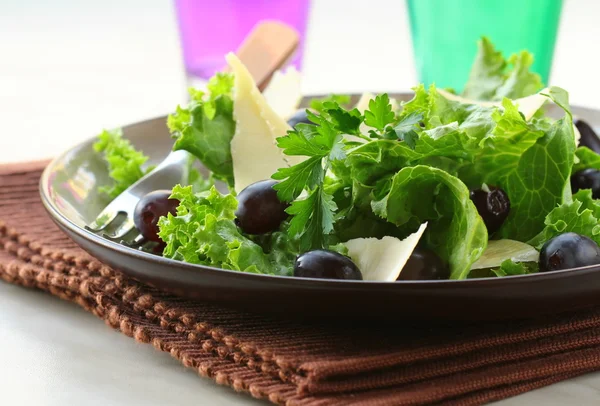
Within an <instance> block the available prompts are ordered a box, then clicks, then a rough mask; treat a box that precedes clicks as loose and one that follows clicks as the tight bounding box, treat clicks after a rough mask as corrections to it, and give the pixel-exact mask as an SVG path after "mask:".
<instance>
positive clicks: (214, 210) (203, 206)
mask: <svg viewBox="0 0 600 406" xmlns="http://www.w3.org/2000/svg"><path fill="white" fill-rule="evenodd" d="M171 198H173V199H178V200H179V201H180V204H179V206H178V207H177V214H176V215H172V214H168V215H167V217H162V218H161V219H160V220H159V223H158V226H159V230H160V231H159V233H158V235H159V237H160V238H161V239H162V240H163V241H164V242H165V243H166V247H165V249H164V251H163V256H164V257H166V258H172V259H177V260H180V261H185V262H189V263H192V264H201V265H208V266H214V267H218V268H222V269H231V270H236V271H242V272H251V273H262V274H278V275H279V274H283V275H287V274H290V273H291V270H292V266H293V262H291V261H289V260H283V259H282V258H280V257H277V256H276V255H277V254H274V255H269V254H267V253H265V251H264V250H263V248H262V247H261V246H260V245H258V244H257V243H255V242H254V241H252V240H251V239H250V238H248V237H246V236H244V235H243V234H242V233H241V232H240V230H239V229H238V227H237V226H236V225H235V223H234V221H233V220H234V218H235V215H234V212H235V209H236V208H237V200H236V199H235V197H233V196H232V195H230V194H228V195H222V194H221V193H219V192H218V191H217V189H216V188H215V187H214V186H213V187H212V188H211V189H210V190H209V191H206V192H203V193H198V194H194V193H193V191H192V187H191V186H186V187H183V186H180V185H177V186H175V188H174V189H173V193H172V195H171Z"/></svg>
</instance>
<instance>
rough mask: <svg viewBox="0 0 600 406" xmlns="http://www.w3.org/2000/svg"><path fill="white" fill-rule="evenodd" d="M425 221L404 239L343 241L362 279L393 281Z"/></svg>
mask: <svg viewBox="0 0 600 406" xmlns="http://www.w3.org/2000/svg"><path fill="white" fill-rule="evenodd" d="M426 228H427V223H423V224H421V227H419V229H418V230H417V231H416V232H414V233H413V234H411V235H409V236H408V237H406V238H405V239H404V240H399V239H398V238H395V237H383V238H382V239H377V238H355V239H353V240H350V241H347V242H346V243H345V245H346V247H347V248H348V255H349V256H350V258H352V260H353V261H354V263H355V264H356V265H357V266H358V268H359V269H360V271H361V273H362V275H363V280H365V281H380V282H393V281H395V280H396V279H398V276H399V275H400V272H401V271H402V268H403V267H404V265H405V264H406V261H408V259H409V258H410V255H411V254H412V252H413V251H414V249H415V247H416V246H417V244H418V242H419V240H420V239H421V237H422V236H423V233H424V232H425V229H426Z"/></svg>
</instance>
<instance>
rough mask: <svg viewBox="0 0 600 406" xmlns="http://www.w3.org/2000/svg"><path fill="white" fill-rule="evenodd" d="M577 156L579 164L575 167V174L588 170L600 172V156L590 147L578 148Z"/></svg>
mask: <svg viewBox="0 0 600 406" xmlns="http://www.w3.org/2000/svg"><path fill="white" fill-rule="evenodd" d="M575 156H576V157H577V162H576V163H575V164H574V165H573V173H575V172H578V171H581V170H583V169H588V168H593V169H598V170H600V155H598V154H597V153H595V152H594V151H592V150H591V149H589V148H588V147H579V148H577V150H576V151H575Z"/></svg>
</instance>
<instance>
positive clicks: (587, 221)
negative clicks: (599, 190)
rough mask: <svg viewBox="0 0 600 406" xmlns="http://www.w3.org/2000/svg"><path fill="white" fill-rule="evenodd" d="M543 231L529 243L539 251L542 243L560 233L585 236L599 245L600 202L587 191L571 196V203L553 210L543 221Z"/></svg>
mask: <svg viewBox="0 0 600 406" xmlns="http://www.w3.org/2000/svg"><path fill="white" fill-rule="evenodd" d="M544 224H545V227H544V229H543V230H542V231H541V232H540V233H539V234H538V235H536V236H535V237H534V238H532V239H531V240H530V241H529V243H530V244H531V245H533V246H535V247H536V248H538V249H540V248H542V246H543V245H544V243H545V242H546V241H548V240H550V239H551V238H554V237H556V236H557V235H559V234H562V233H569V232H573V233H577V234H581V235H585V236H586V237H589V238H591V239H592V240H594V241H596V243H598V244H600V201H598V200H594V199H593V198H592V191H591V190H589V189H585V190H580V191H578V192H577V193H575V194H574V195H573V201H572V202H567V203H563V204H561V205H560V206H558V207H556V208H554V209H553V210H552V211H551V212H550V213H548V215H547V216H546V219H545V220H544Z"/></svg>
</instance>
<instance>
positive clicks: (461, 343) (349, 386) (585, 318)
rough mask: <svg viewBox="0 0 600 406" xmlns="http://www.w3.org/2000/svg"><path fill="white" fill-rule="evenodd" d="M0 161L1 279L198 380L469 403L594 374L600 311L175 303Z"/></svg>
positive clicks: (33, 180) (367, 398)
mask: <svg viewBox="0 0 600 406" xmlns="http://www.w3.org/2000/svg"><path fill="white" fill-rule="evenodd" d="M43 165H44V163H43V162H36V163H28V164H18V165H4V166H0V278H2V279H3V280H4V281H6V282H8V283H14V284H18V285H22V286H25V287H29V288H35V289H41V290H44V291H47V292H49V293H50V294H52V295H55V296H58V297H60V298H62V299H65V300H68V301H71V302H74V303H76V304H77V305H79V306H81V307H83V308H85V309H86V310H88V311H90V312H91V313H93V314H95V315H96V316H97V317H98V318H101V319H103V320H104V321H105V322H106V323H107V324H108V325H109V326H111V327H113V328H115V329H118V330H120V331H121V332H123V333H124V334H126V335H128V336H130V337H133V338H135V339H136V340H138V341H140V342H144V343H151V344H152V345H154V347H156V348H157V349H159V350H161V351H166V352H169V353H170V354H171V355H172V356H173V357H175V358H177V359H178V360H180V361H181V363H182V364H183V365H185V366H186V367H189V368H192V369H193V370H195V371H196V372H198V373H199V374H200V375H201V376H204V377H210V378H212V379H214V380H215V381H216V382H217V383H219V384H222V385H227V386H230V387H232V388H233V389H235V390H236V391H243V392H248V393H249V394H251V395H252V396H254V397H257V398H264V399H268V400H269V401H271V402H273V403H278V404H286V405H290V406H292V405H421V404H451V405H474V404H482V403H487V402H490V401H493V400H498V399H503V398H507V397H510V396H514V395H517V394H519V393H523V392H526V391H529V390H532V389H535V388H539V387H542V386H545V385H549V384H551V383H554V382H558V381H561V380H564V379H567V378H570V377H573V376H576V375H580V374H583V373H586V372H590V371H594V370H597V369H600V309H595V310H590V311H586V312H578V313H576V314H571V315H568V316H560V318H547V319H543V320H536V321H528V322H519V323H514V322H513V323H496V324H488V325H481V324H479V325H460V326H439V325H438V326H430V325H426V326H420V327H419V326H415V325H404V324H402V325H398V326H395V327H390V326H377V325H361V324H358V323H357V325H352V326H350V325H345V326H341V325H327V324H324V323H323V324H310V325H309V324H300V323H296V322H293V321H290V320H277V319H272V318H269V317H267V316H262V315H257V314H250V313H244V312H242V311H236V310H232V309H228V308H223V307H219V306H217V305H214V304H208V303H201V302H194V301H189V300H185V299H181V298H178V297H175V296H172V295H169V294H165V293H162V292H160V291H158V290H156V289H153V288H151V287H148V286H145V285H143V284H141V283H138V282H136V281H133V280H131V279H129V278H127V277H126V276H125V275H123V274H121V273H119V272H118V271H117V270H113V269H111V268H109V267H108V266H106V265H104V264H102V263H101V262H99V261H98V260H96V259H94V258H92V257H91V256H89V255H88V254H86V253H85V252H83V251H82V250H80V249H79V248H78V247H77V246H76V245H75V244H74V243H73V242H71V241H70V240H69V239H68V238H67V237H66V236H65V235H64V234H62V233H61V232H60V231H59V230H58V228H56V226H54V224H53V223H52V221H51V220H50V219H49V218H48V216H47V214H46V212H45V211H44V209H43V207H42V205H41V203H40V200H39V197H38V180H39V177H40V174H41V170H42V168H43Z"/></svg>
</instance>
